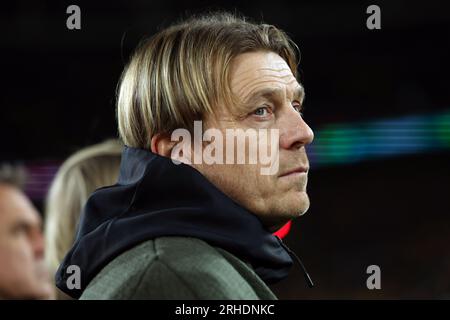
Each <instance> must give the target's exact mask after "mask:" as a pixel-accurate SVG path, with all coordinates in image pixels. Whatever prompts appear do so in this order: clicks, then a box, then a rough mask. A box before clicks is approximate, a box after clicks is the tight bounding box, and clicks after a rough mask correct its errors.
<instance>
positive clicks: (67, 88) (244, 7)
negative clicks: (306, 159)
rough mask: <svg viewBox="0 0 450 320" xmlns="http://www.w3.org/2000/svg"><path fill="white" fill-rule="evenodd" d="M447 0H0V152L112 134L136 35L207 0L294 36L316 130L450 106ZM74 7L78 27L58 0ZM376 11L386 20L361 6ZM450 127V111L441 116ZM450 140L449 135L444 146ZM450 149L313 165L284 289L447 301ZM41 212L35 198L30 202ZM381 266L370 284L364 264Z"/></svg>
mask: <svg viewBox="0 0 450 320" xmlns="http://www.w3.org/2000/svg"><path fill="white" fill-rule="evenodd" d="M445 3H446V2H445V1H421V2H417V3H412V2H410V1H374V2H372V1H344V2H341V1H339V3H338V2H337V1H300V0H298V1H295V2H294V1H292V2H291V1H289V2H288V1H282V0H281V1H280V0H278V1H258V2H243V1H216V2H210V1H186V2H181V1H169V0H167V1H142V0H141V1H114V2H112V1H89V2H88V1H85V2H84V1H70V2H68V1H58V2H57V1H54V2H52V1H14V2H12V1H8V2H4V3H2V4H1V14H0V30H1V33H2V41H0V51H1V66H2V68H1V76H0V77H1V80H2V81H1V85H2V90H1V95H0V99H1V100H0V120H1V127H0V137H1V142H2V145H1V148H0V157H1V158H0V160H2V161H3V160H12V161H21V162H24V163H25V164H33V163H39V162H42V161H52V163H53V162H54V163H60V162H61V161H63V160H64V159H65V158H66V157H68V156H69V155H70V154H71V153H72V152H74V151H76V150H78V149H79V148H81V147H83V146H87V145H90V144H93V143H96V142H100V141H102V140H104V139H105V138H109V137H116V136H117V131H116V121H115V110H114V104H115V88H116V85H117V82H118V79H119V76H120V73H121V72H122V69H123V67H124V63H126V61H127V59H128V55H129V54H130V52H131V51H132V50H133V48H134V46H135V45H136V44H137V42H138V41H139V40H140V39H141V38H142V37H143V36H145V35H151V34H153V33H154V32H156V31H157V30H158V28H161V27H163V26H166V25H168V24H170V23H171V22H173V21H174V20H176V19H178V18H180V17H183V16H186V15H189V14H190V13H197V12H202V11H204V10H206V9H210V10H211V9H212V10H214V9H226V10H232V11H234V10H237V11H238V12H240V13H243V14H244V15H246V16H249V17H251V18H254V19H255V20H257V21H259V20H262V19H263V20H264V21H265V22H267V23H270V24H274V25H276V26H278V27H280V28H282V29H284V30H286V31H287V32H288V33H289V34H290V35H291V37H292V38H293V40H294V41H295V42H296V43H297V44H298V45H299V47H300V50H301V54H302V60H301V64H300V80H301V81H302V82H303V84H304V86H305V88H306V92H307V94H306V100H305V107H306V112H305V118H306V121H307V122H308V123H309V125H310V126H311V127H312V128H313V130H315V131H320V129H321V128H323V127H325V126H327V125H329V124H335V123H347V124H353V123H354V124H357V123H360V122H370V121H377V120H378V119H391V118H392V119H395V118H401V117H405V116H408V115H425V116H426V115H430V114H439V113H441V112H447V111H448V110H450V93H449V92H450V90H449V88H448V86H449V81H448V71H449V70H450V68H449V65H450V63H449V58H450V47H449V43H450V41H449V40H450V39H449V30H450V13H449V12H450V11H449V10H448V9H449V6H448V5H447V6H446V5H445ZM71 4H77V5H79V6H80V8H81V26H82V28H81V30H76V31H73V30H72V31H71V30H68V29H67V28H66V19H67V17H68V15H67V14H66V8H67V7H68V6H69V5H71ZM370 4H377V5H379V6H380V8H381V26H382V29H381V30H368V29H367V28H366V19H367V17H368V14H366V8H367V6H369V5H370ZM448 123H449V124H450V121H449V122H448ZM448 146H450V144H449V145H448ZM449 164H450V148H439V149H433V150H426V152H425V151H424V152H416V153H409V154H403V155H399V156H390V157H377V158H373V159H370V158H369V159H365V160H364V161H355V162H351V163H347V164H346V163H341V164H333V163H331V164H329V165H323V166H317V167H315V166H314V162H312V164H311V165H312V170H311V172H310V176H309V177H310V178H309V181H310V182H309V194H310V198H311V203H312V205H311V209H310V211H309V212H308V213H307V214H306V215H305V216H303V217H301V218H299V219H298V220H297V221H295V222H294V223H293V228H292V231H291V233H290V234H289V235H288V236H287V238H286V243H287V244H288V245H289V246H290V247H291V248H292V249H293V250H294V251H295V252H297V253H298V255H300V257H301V258H302V259H303V261H304V263H305V264H306V266H307V268H308V270H309V272H310V273H311V276H312V277H313V280H314V282H315V283H316V287H315V288H314V289H307V288H306V284H305V282H304V280H303V278H302V274H301V272H300V269H299V268H298V267H294V268H293V271H292V273H291V275H290V277H289V278H288V279H286V280H284V281H282V282H281V283H279V284H277V285H275V286H274V287H273V289H274V290H275V292H276V293H277V294H278V296H279V297H280V298H294V299H295V298H450V250H449V244H450V216H449V214H450V204H449V195H450V193H449V189H450V188H449V181H450V179H449V178H450V174H449V173H450V172H449ZM34 201H35V203H36V205H37V206H38V207H39V208H40V209H41V210H42V199H39V198H35V199H34ZM372 264H376V265H379V266H380V268H381V275H382V276H381V285H382V289H381V290H368V289H367V287H366V279H367V277H368V275H367V274H366V268H367V266H369V265H372Z"/></svg>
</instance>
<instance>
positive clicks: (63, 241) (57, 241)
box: [45, 140, 123, 299]
mask: <svg viewBox="0 0 450 320" xmlns="http://www.w3.org/2000/svg"><path fill="white" fill-rule="evenodd" d="M122 148H123V145H122V144H121V143H120V142H118V141H116V140H108V141H105V142H103V143H99V144H96V145H93V146H90V147H87V148H84V149H81V150H79V151H78V152H76V153H74V154H73V155H72V156H70V157H69V158H68V159H67V160H66V161H65V162H64V163H63V164H62V166H61V168H60V169H59V171H58V173H57V174H56V177H55V179H54V180H53V182H52V185H51V187H50V190H49V193H48V195H47V200H46V212H45V243H46V248H47V251H46V261H47V264H48V266H49V268H50V272H51V273H52V274H54V273H55V272H56V270H57V269H58V266H59V264H60V263H61V261H62V259H63V258H64V256H65V255H66V253H67V251H69V249H70V248H71V247H72V245H73V242H74V240H75V232H76V228H77V225H78V221H79V218H80V213H81V210H82V208H83V206H84V204H85V203H86V201H87V199H88V197H89V196H90V194H91V193H93V192H94V191H95V190H96V189H98V188H100V187H104V186H109V185H113V184H115V183H116V182H117V178H118V175H119V167H120V158H121V152H122ZM56 296H57V298H59V299H63V298H67V296H66V295H64V294H63V293H62V292H60V291H59V290H57V294H56Z"/></svg>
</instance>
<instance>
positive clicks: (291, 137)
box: [280, 107, 314, 149]
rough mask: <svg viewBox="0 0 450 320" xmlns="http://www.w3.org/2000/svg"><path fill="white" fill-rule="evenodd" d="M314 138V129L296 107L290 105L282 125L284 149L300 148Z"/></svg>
mask: <svg viewBox="0 0 450 320" xmlns="http://www.w3.org/2000/svg"><path fill="white" fill-rule="evenodd" d="M313 139H314V133H313V131H312V129H311V128H310V127H309V126H308V125H307V124H306V122H305V120H304V119H303V117H302V116H301V115H300V114H299V113H298V112H297V111H296V110H295V109H294V108H292V107H289V108H288V111H287V112H285V115H284V119H283V121H282V123H281V125H280V147H281V148H283V149H293V148H296V149H299V148H301V147H303V146H305V145H307V144H310V143H311V142H312V141H313Z"/></svg>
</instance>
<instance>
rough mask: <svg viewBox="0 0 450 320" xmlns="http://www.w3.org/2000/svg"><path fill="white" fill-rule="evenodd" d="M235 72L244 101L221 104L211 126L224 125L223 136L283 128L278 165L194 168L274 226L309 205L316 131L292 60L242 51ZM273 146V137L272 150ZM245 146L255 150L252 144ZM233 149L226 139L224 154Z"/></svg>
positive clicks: (236, 87)
mask: <svg viewBox="0 0 450 320" xmlns="http://www.w3.org/2000/svg"><path fill="white" fill-rule="evenodd" d="M230 71H231V74H230V76H231V89H232V92H233V94H234V95H235V97H236V98H237V99H238V101H239V102H240V103H239V106H240V108H239V111H236V110H235V108H228V107H225V106H222V107H221V108H220V113H219V114H218V115H216V116H214V117H213V116H211V117H210V118H209V119H206V125H207V127H208V128H217V129H219V130H220V131H222V132H223V136H224V137H225V136H226V134H225V130H226V129H237V128H240V129H243V130H247V129H255V130H259V129H267V130H270V129H278V130H279V131H278V132H279V138H278V142H279V143H278V144H279V146H277V150H279V168H278V170H277V172H274V174H271V175H263V174H261V167H262V165H261V163H257V164H248V163H246V164H209V165H208V164H205V163H202V164H193V166H194V167H195V168H196V169H197V170H199V171H200V172H201V173H202V174H203V175H205V177H207V178H208V179H209V180H210V181H211V182H212V183H213V184H214V185H216V186H217V187H218V188H219V189H220V190H221V191H222V192H224V193H225V194H227V195H228V196H229V197H231V198H232V199H233V200H235V201H236V202H237V203H239V204H240V205H242V206H243V207H245V208H247V209H248V210H250V211H251V212H253V213H254V214H256V215H257V216H258V217H259V218H260V219H261V220H262V221H263V223H264V224H265V225H266V226H267V227H268V228H270V229H271V230H275V229H276V228H278V227H280V226H282V225H283V224H284V223H286V222H287V221H288V220H290V219H292V218H295V217H298V216H299V215H302V214H303V213H305V212H306V211H307V209H308V208H309V198H308V195H307V193H306V184H307V180H308V176H307V175H308V169H309V162H308V158H307V155H306V152H305V145H307V144H309V143H311V141H312V140H313V137H314V135H313V132H312V130H311V128H310V127H309V126H308V125H307V124H306V123H305V121H304V120H303V118H302V115H301V113H300V112H299V111H301V105H302V101H303V94H304V93H303V87H302V86H301V85H300V84H299V83H298V82H297V80H296V78H295V77H294V76H293V74H292V72H291V70H290V68H289V66H288V65H287V63H286V62H285V61H284V60H283V59H282V58H281V57H280V56H279V55H277V54H276V53H273V52H263V51H261V52H252V53H245V54H241V55H239V56H238V57H236V59H235V60H234V61H233V64H232V68H231V70H230ZM245 141H246V142H245V143H246V144H248V140H245ZM270 144H271V143H270V139H269V140H268V148H269V150H270V147H271V146H270ZM278 148H279V149H278ZM235 149H236V144H235ZM245 150H247V152H248V151H249V150H250V149H249V148H248V145H246V149H245ZM229 151H230V150H226V143H224V154H225V153H226V152H229ZM235 154H236V153H235ZM293 171H294V172H293Z"/></svg>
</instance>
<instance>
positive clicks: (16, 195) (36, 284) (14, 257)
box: [0, 164, 53, 299]
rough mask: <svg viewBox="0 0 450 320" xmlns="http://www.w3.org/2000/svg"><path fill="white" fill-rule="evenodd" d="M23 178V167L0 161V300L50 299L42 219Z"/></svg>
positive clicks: (51, 291)
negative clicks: (30, 197)
mask: <svg viewBox="0 0 450 320" xmlns="http://www.w3.org/2000/svg"><path fill="white" fill-rule="evenodd" d="M24 180H25V173H24V170H23V169H22V168H20V167H15V166H12V165H8V164H3V165H1V164H0V299H50V298H52V295H53V289H52V285H51V282H50V278H49V272H48V270H47V267H46V264H45V260H44V237H43V234H42V220H41V217H40V215H39V213H38V212H37V211H36V209H35V208H34V206H33V204H32V203H31V202H30V200H29V199H28V198H27V197H26V196H25V194H24V193H23V192H22V191H21V187H22V185H23V182H24Z"/></svg>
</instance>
